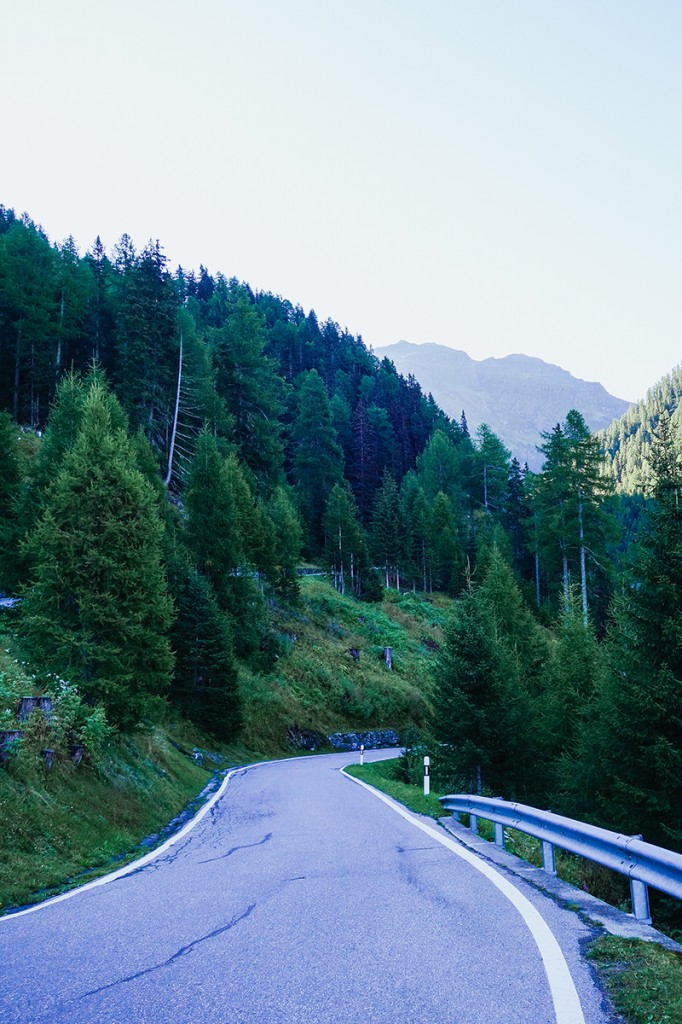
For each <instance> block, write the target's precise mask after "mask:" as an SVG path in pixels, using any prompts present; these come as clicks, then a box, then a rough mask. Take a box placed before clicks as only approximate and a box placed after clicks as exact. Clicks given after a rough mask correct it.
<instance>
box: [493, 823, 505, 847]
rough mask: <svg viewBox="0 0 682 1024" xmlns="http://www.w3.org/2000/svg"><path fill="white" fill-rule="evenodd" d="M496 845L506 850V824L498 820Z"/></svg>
mask: <svg viewBox="0 0 682 1024" xmlns="http://www.w3.org/2000/svg"><path fill="white" fill-rule="evenodd" d="M495 846H499V847H500V849H501V850H504V826H503V825H500V823H499V822H497V821H496V822H495Z"/></svg>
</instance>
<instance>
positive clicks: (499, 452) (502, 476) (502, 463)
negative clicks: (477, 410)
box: [475, 423, 511, 519]
mask: <svg viewBox="0 0 682 1024" xmlns="http://www.w3.org/2000/svg"><path fill="white" fill-rule="evenodd" d="M476 437H477V444H476V450H475V463H476V468H477V476H478V487H477V491H478V494H479V495H480V502H481V505H482V507H483V511H484V513H485V515H486V516H493V515H494V516H496V517H497V518H498V519H501V518H502V517H503V516H504V514H505V513H506V510H507V504H508V500H509V469H510V466H509V460H510V457H511V452H509V451H508V450H507V448H505V446H504V445H503V444H502V442H501V441H500V439H499V437H497V435H496V434H494V433H493V432H492V430H491V429H490V427H489V426H488V424H487V423H482V424H481V426H480V427H479V428H478V430H477V431H476Z"/></svg>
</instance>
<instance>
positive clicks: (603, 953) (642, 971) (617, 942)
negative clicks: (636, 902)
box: [587, 935, 682, 1024]
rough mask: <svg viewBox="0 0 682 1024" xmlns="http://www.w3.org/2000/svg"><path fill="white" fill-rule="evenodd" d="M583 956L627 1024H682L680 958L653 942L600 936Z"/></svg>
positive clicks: (681, 968) (681, 959)
mask: <svg viewBox="0 0 682 1024" xmlns="http://www.w3.org/2000/svg"><path fill="white" fill-rule="evenodd" d="M587 955H588V957H589V958H590V960H592V962H593V963H594V965H595V967H596V968H597V971H598V973H599V976H600V978H601V980H602V982H603V984H604V986H605V988H606V990H607V992H608V994H609V996H610V998H611V1001H612V1002H613V1005H614V1006H615V1008H616V1010H617V1011H618V1012H619V1013H621V1014H623V1016H624V1018H625V1020H626V1021H627V1022H628V1024H680V1022H682V954H680V953H675V952H672V951H671V950H668V949H665V948H664V947H663V946H660V945H658V943H655V942H641V941H640V940H639V939H621V938H618V937H617V936H615V935H604V936H602V937H601V938H599V939H597V940H596V941H595V942H593V943H592V944H591V946H590V947H589V948H588V951H587Z"/></svg>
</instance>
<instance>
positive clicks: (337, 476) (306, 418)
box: [291, 370, 343, 552]
mask: <svg viewBox="0 0 682 1024" xmlns="http://www.w3.org/2000/svg"><path fill="white" fill-rule="evenodd" d="M291 443H292V449H293V477H294V483H295V488H296V495H297V498H298V502H299V507H300V509H301V516H302V518H303V521H304V523H305V526H306V529H307V533H308V544H309V546H310V549H311V550H312V551H313V552H319V551H321V550H322V547H323V544H324V534H323V526H322V517H323V515H324V508H325V504H326V501H327V498H328V496H329V493H330V491H331V489H332V487H333V486H334V484H337V483H340V482H341V480H342V479H343V452H342V451H341V447H340V446H339V444H338V441H337V439H336V431H335V430H334V424H333V422H332V415H331V410H330V408H329V400H328V398H327V392H326V390H325V387H324V383H323V382H322V378H321V377H320V375H319V373H318V372H317V370H310V371H309V373H307V374H305V375H304V376H303V378H302V380H301V382H300V386H299V390H298V415H297V416H296V419H295V421H294V423H293V426H292V428H291Z"/></svg>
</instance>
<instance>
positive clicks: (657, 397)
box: [602, 366, 682, 494]
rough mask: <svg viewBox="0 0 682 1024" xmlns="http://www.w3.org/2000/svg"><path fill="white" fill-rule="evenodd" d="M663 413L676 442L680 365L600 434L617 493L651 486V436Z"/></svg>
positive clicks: (680, 420) (680, 421)
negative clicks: (668, 419)
mask: <svg viewBox="0 0 682 1024" xmlns="http://www.w3.org/2000/svg"><path fill="white" fill-rule="evenodd" d="M663 410H665V411H666V412H667V413H668V415H669V416H670V423H671V426H672V429H673V433H674V435H675V436H676V437H677V438H678V441H679V439H680V436H681V432H682V366H677V367H675V369H674V370H672V371H671V372H670V373H669V374H667V375H666V376H665V377H663V378H661V380H659V381H657V383H656V384H654V386H653V387H652V388H649V390H648V391H647V393H646V398H644V399H642V401H641V402H638V403H637V404H636V405H631V406H630V407H629V409H628V410H627V412H626V413H625V415H624V416H622V417H621V418H620V419H618V420H614V422H613V423H610V424H609V426H608V427H606V429H605V430H604V431H603V432H602V440H603V442H604V448H605V451H606V457H607V460H608V462H609V465H610V467H611V472H612V474H613V478H614V480H615V483H616V487H617V489H618V490H621V491H625V492H626V493H629V494H634V493H635V492H637V491H644V490H646V489H647V488H648V487H649V486H650V485H651V484H653V479H654V478H653V471H652V468H651V463H650V459H649V456H650V450H651V442H652V437H653V436H654V434H655V433H656V430H657V429H658V421H659V419H660V417H661V413H662V412H663Z"/></svg>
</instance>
